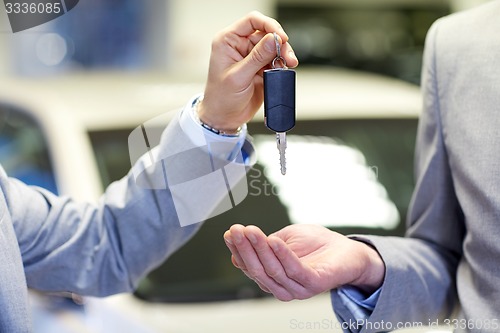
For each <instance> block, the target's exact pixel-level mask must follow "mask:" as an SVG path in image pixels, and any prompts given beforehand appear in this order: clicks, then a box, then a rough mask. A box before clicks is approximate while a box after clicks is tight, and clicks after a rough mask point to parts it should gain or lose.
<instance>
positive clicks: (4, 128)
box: [0, 104, 57, 194]
mask: <svg viewBox="0 0 500 333" xmlns="http://www.w3.org/2000/svg"><path fill="white" fill-rule="evenodd" d="M0 163H1V164H2V167H3V168H4V169H5V171H6V172H7V174H8V175H9V176H10V177H14V178H17V179H19V180H21V181H23V182H24V183H26V184H29V185H37V186H41V187H44V188H46V189H48V190H50V191H52V192H53V193H56V194H57V186H56V182H55V177H54V171H53V168H52V164H51V160H50V156H49V149H48V146H47V141H46V140H45V137H44V135H43V132H42V130H41V128H40V127H39V126H38V124H37V122H36V121H35V120H34V119H33V118H31V117H30V116H29V115H28V114H27V113H24V112H22V110H19V109H16V108H13V107H10V106H8V105H2V104H0Z"/></svg>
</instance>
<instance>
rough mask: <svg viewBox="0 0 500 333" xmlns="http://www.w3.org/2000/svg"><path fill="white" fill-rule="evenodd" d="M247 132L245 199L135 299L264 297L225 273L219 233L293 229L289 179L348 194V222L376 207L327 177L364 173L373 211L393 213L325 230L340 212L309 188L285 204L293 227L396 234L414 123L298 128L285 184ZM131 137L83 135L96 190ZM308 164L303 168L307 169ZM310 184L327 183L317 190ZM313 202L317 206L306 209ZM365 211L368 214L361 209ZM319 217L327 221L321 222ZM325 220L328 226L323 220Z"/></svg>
mask: <svg viewBox="0 0 500 333" xmlns="http://www.w3.org/2000/svg"><path fill="white" fill-rule="evenodd" d="M248 127H249V132H250V133H252V135H253V137H254V140H255V145H256V146H257V148H258V163H257V164H256V165H255V166H254V167H253V168H252V169H251V170H250V171H249V173H248V176H247V182H248V192H249V193H248V196H247V198H246V199H245V200H244V201H243V202H242V203H241V204H239V205H238V206H236V207H235V208H234V209H232V210H229V211H227V212H225V213H223V214H221V215H219V216H216V217H214V218H211V219H210V220H209V221H207V222H206V223H205V224H204V225H203V227H202V228H201V230H200V232H199V233H197V234H196V235H195V236H194V238H193V239H192V240H191V241H190V242H188V243H187V244H186V245H185V246H184V247H182V248H181V249H180V250H179V251H177V252H176V253H175V254H174V255H172V257H170V258H169V260H167V261H166V262H165V263H164V264H163V265H162V266H160V267H159V268H157V269H156V270H154V271H153V272H151V273H150V274H149V275H148V276H147V277H146V278H145V279H144V280H143V281H142V282H141V284H140V286H139V288H138V290H137V291H136V295H137V296H138V297H140V298H143V299H146V300H149V301H158V302H193V301H196V302H200V301H213V300H224V299H238V298H251V297H261V296H265V295H266V294H264V293H263V292H262V291H261V290H260V289H259V288H258V287H257V286H256V284H255V283H253V282H252V281H250V280H249V279H248V278H246V277H245V276H244V275H243V274H242V273H241V272H240V271H239V270H237V269H235V268H234V267H233V266H232V264H231V262H230V253H229V251H228V249H227V248H226V246H225V244H224V242H223V241H222V235H223V233H224V232H225V230H227V229H228V228H229V227H230V226H231V225H232V224H234V223H241V224H245V225H248V224H255V225H258V226H259V227H261V228H262V229H263V230H264V232H266V233H271V232H274V231H276V230H278V229H280V228H282V227H284V226H286V225H289V224H291V223H297V218H296V217H294V215H293V214H291V209H290V208H291V207H290V205H291V203H290V202H291V201H290V200H291V199H290V198H289V197H290V195H289V194H290V190H289V188H293V187H297V185H296V184H294V183H296V180H297V179H305V180H308V179H314V182H316V183H317V184H316V185H318V186H322V187H323V190H324V187H325V184H326V185H327V186H331V187H336V188H332V191H331V193H333V191H334V190H335V191H336V193H337V197H342V193H344V192H345V191H347V190H350V192H351V193H352V195H351V196H350V197H351V198H352V202H351V203H349V205H350V206H349V207H350V208H349V209H347V210H346V209H344V210H343V214H348V215H346V216H349V211H352V213H353V214H352V215H355V214H354V213H357V212H359V211H367V212H368V213H369V212H370V211H374V210H376V209H380V206H373V202H372V201H371V200H369V201H367V200H364V201H363V200H360V198H362V197H366V195H365V194H366V193H364V191H367V188H368V187H358V185H359V184H360V183H359V182H356V179H355V178H352V182H351V181H349V182H343V183H344V185H345V184H347V186H350V188H344V189H342V188H340V181H338V180H339V179H342V178H345V177H343V176H342V175H340V177H337V178H335V177H334V175H333V174H332V172H334V171H333V170H339V169H338V168H337V169H336V167H338V166H339V165H342V164H343V165H344V166H345V169H344V170H350V169H351V165H352V168H356V167H359V166H362V168H363V170H365V171H366V172H364V173H363V172H362V173H359V174H360V175H363V177H367V179H368V180H369V181H366V182H365V183H366V184H372V185H374V186H372V187H371V188H372V189H373V188H375V189H376V192H377V193H378V194H377V195H378V196H379V197H380V198H382V199H383V200H380V203H381V204H383V205H385V206H384V207H385V208H384V207H382V208H384V209H386V210H387V209H389V210H391V209H393V210H391V211H392V212H393V213H392V214H389V215H383V214H382V215H380V216H387V217H388V219H389V220H388V221H378V222H377V223H374V224H372V225H370V223H372V222H370V221H373V219H372V220H368V222H366V221H364V220H363V217H362V216H361V217H359V216H360V215H359V214H358V221H359V223H357V224H356V223H349V224H342V223H330V224H331V225H328V224H329V221H333V220H335V214H336V213H338V212H339V211H340V210H341V209H340V207H341V206H344V205H346V204H345V203H338V206H337V207H339V208H338V209H337V210H336V209H335V205H334V202H332V204H330V205H328V206H326V205H327V204H328V203H329V201H328V199H329V197H328V195H329V194H328V188H327V189H326V190H327V191H326V192H325V191H323V192H321V193H320V191H318V190H315V188H314V186H312V187H309V191H311V192H305V193H302V197H301V196H300V193H299V195H296V196H295V197H294V198H293V199H294V200H295V201H293V207H294V208H296V209H295V211H297V210H298V211H299V213H298V214H299V215H300V216H301V218H302V220H300V222H298V223H302V222H304V221H305V222H306V223H307V217H308V216H309V215H310V221H309V223H318V221H317V218H316V220H315V218H314V215H315V214H321V217H322V219H323V220H324V221H326V222H322V224H326V225H327V226H328V227H330V228H332V229H334V230H336V231H339V232H341V233H344V234H350V233H363V232H367V233H371V234H385V235H402V234H403V232H404V223H403V222H404V220H405V218H406V214H407V210H408V203H409V201H410V196H411V193H412V191H413V171H412V170H413V151H414V144H415V135H416V128H417V119H416V118H412V119H391V118H385V119H330V120H320V121H318V120H310V121H300V122H298V123H297V125H296V127H295V128H294V129H292V131H291V132H290V133H289V138H290V140H289V145H288V151H289V156H290V158H289V161H288V169H289V174H287V175H285V176H282V175H281V174H279V177H281V178H276V176H274V175H273V174H272V173H273V172H274V169H276V170H275V171H277V172H278V173H279V162H278V161H279V158H278V151H277V149H275V144H274V143H273V140H274V135H273V133H271V132H270V131H269V130H268V129H267V128H265V126H264V125H263V124H262V123H250V124H249V125H248ZM158 130H161V129H158ZM131 131H132V129H127V130H115V131H98V132H92V133H90V138H91V142H92V144H93V146H94V149H95V154H96V158H97V160H98V163H99V167H100V169H101V177H102V180H103V183H104V185H108V184H109V182H111V181H113V180H115V179H118V178H120V177H122V176H124V175H125V174H126V173H127V172H128V170H129V168H130V162H129V161H130V160H129V156H128V147H127V142H128V140H127V139H128V135H129V134H130V132H131ZM325 143H327V144H328V145H325V147H327V148H324V149H323V148H322V147H323V146H321V144H325ZM269 144H270V145H271V146H272V147H273V148H272V149H269V150H268V149H267V148H266V145H269ZM299 144H300V145H306V146H305V147H306V148H305V149H306V150H305V152H306V153H300V154H303V155H304V158H302V161H301V164H302V166H301V168H300V172H301V174H299V175H293V172H292V170H294V166H293V165H292V163H293V161H294V159H292V156H293V150H294V149H297V146H298V145H299ZM312 144H314V145H315V146H314V147H315V149H316V150H318V152H317V154H319V156H318V157H319V160H321V159H322V157H328V156H327V155H332V154H333V155H334V156H335V158H330V159H329V160H328V164H327V165H318V162H317V161H315V160H314V156H315V154H316V153H314V152H313V150H312V149H310V148H311V147H312V146H311V145H312ZM308 145H309V146H308ZM318 147H319V148H318ZM336 152H342V153H339V154H337V153H336ZM321 154H324V156H322V155H321ZM342 156H350V157H349V158H351V159H353V160H352V161H355V162H356V163H354V162H352V161H351V162H349V161H347V162H346V161H343V160H341V157H342ZM353 156H354V157H353ZM301 157H302V156H301ZM309 159H311V160H310V161H308V160H309ZM295 161H297V158H295ZM273 163H274V164H273ZM349 163H351V164H349ZM297 164H298V162H297ZM273 168H274V169H273ZM350 174H351V176H352V175H356V174H357V173H352V172H351V173H350ZM367 175H368V176H367ZM313 176H314V177H313ZM337 176H339V175H337ZM287 177H288V178H287ZM294 177H295V180H294ZM318 177H319V178H318ZM352 177H354V176H352ZM276 179H286V180H288V181H289V182H290V183H291V184H285V185H283V184H282V183H280V181H276ZM318 179H320V180H321V179H324V180H328V181H323V182H322V183H320V182H319V181H318ZM335 179H337V180H335ZM356 184H358V185H356ZM312 185H315V184H312ZM287 186H288V187H287ZM353 190H354V191H353ZM343 191H344V192H343ZM325 193H326V194H325ZM339 194H340V195H339ZM287 196H288V197H287ZM301 198H302V199H301ZM314 198H317V199H318V200H314ZM315 201H317V202H318V203H320V204H317V205H316V206H314V203H315ZM306 202H307V205H306ZM377 202H378V201H377ZM311 203H312V205H311ZM367 204H371V206H366V205H367ZM325 215H327V216H326V218H325ZM370 215H376V214H367V216H370ZM328 216H330V217H331V219H328ZM337 220H338V219H337Z"/></svg>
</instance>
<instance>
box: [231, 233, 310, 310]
mask: <svg viewBox="0 0 500 333" xmlns="http://www.w3.org/2000/svg"><path fill="white" fill-rule="evenodd" d="M224 237H225V240H226V244H227V245H228V247H229V249H230V250H231V253H232V254H233V264H235V266H237V267H239V268H240V269H241V270H242V271H243V272H244V273H245V274H246V275H247V276H248V277H249V278H251V279H252V280H254V281H256V282H257V283H258V284H259V286H260V287H261V289H262V290H264V291H267V292H270V293H272V294H273V295H274V296H275V297H276V298H278V299H280V300H282V301H289V300H292V299H303V298H307V297H310V296H311V293H310V292H309V291H308V290H307V289H306V288H304V286H303V285H302V284H301V283H299V282H298V281H296V280H295V279H293V278H290V276H288V275H287V274H288V273H287V272H288V271H289V272H291V273H292V274H294V275H296V276H300V277H301V276H302V274H300V273H297V272H301V271H302V270H307V267H301V264H300V261H299V260H298V258H297V257H296V256H295V257H294V254H293V252H291V251H290V250H289V249H288V248H287V247H286V244H284V243H283V241H281V240H280V241H281V243H282V244H281V245H280V249H279V251H278V252H277V253H279V255H280V257H282V258H284V263H286V264H288V263H291V264H292V266H291V267H290V268H287V269H285V268H284V267H283V262H281V261H280V258H279V257H277V256H276V254H275V252H274V251H273V249H271V247H270V245H269V243H268V239H267V237H266V235H265V234H264V233H263V232H262V231H261V230H260V229H259V228H257V227H255V226H248V227H243V226H241V225H235V226H232V227H231V228H230V230H229V231H228V232H226V234H225V235H224ZM275 238H276V237H275Z"/></svg>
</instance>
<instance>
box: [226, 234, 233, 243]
mask: <svg viewBox="0 0 500 333" xmlns="http://www.w3.org/2000/svg"><path fill="white" fill-rule="evenodd" d="M224 240H225V241H226V243H228V244H229V245H233V241H232V240H231V237H229V236H227V237H224Z"/></svg>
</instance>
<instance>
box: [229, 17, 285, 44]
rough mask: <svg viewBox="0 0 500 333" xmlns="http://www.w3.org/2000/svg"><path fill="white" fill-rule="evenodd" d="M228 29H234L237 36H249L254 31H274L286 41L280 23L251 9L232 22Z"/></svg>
mask: <svg viewBox="0 0 500 333" xmlns="http://www.w3.org/2000/svg"><path fill="white" fill-rule="evenodd" d="M230 30H232V31H234V32H235V33H236V34H238V35H239V36H245V37H246V36H249V35H251V34H253V33H254V32H255V31H263V32H265V33H273V32H276V33H277V34H278V35H279V36H280V37H281V40H282V41H284V42H287V41H288V35H287V34H286V33H285V31H284V30H283V28H282V27H281V25H280V24H279V23H278V21H276V20H275V19H273V18H270V17H268V16H266V15H264V14H262V13H260V12H258V11H253V12H251V13H249V14H248V15H247V16H245V17H243V18H242V19H240V20H239V21H237V22H236V23H234V24H233V25H232V26H231V27H230Z"/></svg>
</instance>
